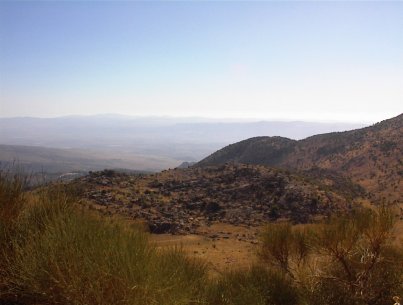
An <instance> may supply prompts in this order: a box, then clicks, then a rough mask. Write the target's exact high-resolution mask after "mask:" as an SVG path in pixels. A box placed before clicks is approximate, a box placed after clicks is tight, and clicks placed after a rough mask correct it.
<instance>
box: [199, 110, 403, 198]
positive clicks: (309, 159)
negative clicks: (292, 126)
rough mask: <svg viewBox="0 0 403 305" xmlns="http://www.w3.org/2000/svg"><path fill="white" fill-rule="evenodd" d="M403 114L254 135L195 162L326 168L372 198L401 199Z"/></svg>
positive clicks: (305, 168) (299, 169) (202, 163)
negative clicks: (329, 128) (336, 127)
mask: <svg viewBox="0 0 403 305" xmlns="http://www.w3.org/2000/svg"><path fill="white" fill-rule="evenodd" d="M402 149H403V114H401V115H399V116H397V117H395V118H392V119H389V120H385V121H382V122H380V123H377V124H375V125H372V126H369V127H366V128H361V129H355V130H351V131H345V132H333V133H327V134H321V135H315V136H311V137H308V138H306V139H303V140H299V141H296V140H291V139H288V138H283V137H255V138H250V139H247V140H244V141H241V142H238V143H235V144H232V145H229V146H226V147H224V148H223V149H220V150H219V151H217V152H215V153H213V154H212V155H210V156H208V157H207V158H205V159H203V160H202V161H200V162H199V163H198V164H197V165H196V166H198V167H202V166H211V165H219V164H224V163H227V162H235V163H245V164H257V165H269V166H274V167H277V168H285V169H289V170H298V171H306V170H311V169H314V168H319V169H325V170H331V171H334V172H336V173H339V174H342V175H344V176H346V177H349V178H351V179H352V181H354V182H356V183H358V184H359V185H361V186H362V187H364V188H365V189H366V190H367V191H368V192H369V196H370V197H371V199H372V200H374V201H378V202H381V201H382V202H388V203H392V202H402V201H403V199H402V192H401V190H402V187H403V186H402V175H403V167H402Z"/></svg>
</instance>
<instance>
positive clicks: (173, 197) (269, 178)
mask: <svg viewBox="0 0 403 305" xmlns="http://www.w3.org/2000/svg"><path fill="white" fill-rule="evenodd" d="M310 175H311V176H312V177H311V178H305V177H304V176H301V175H297V174H291V173H289V172H287V171H283V170H277V169H272V168H268V167H265V166H252V165H241V164H226V165H221V166H211V167H203V168H188V169H174V170H169V171H163V172H161V173H158V174H153V175H137V176H134V175H132V176H128V175H122V174H118V173H115V172H113V171H103V172H94V173H91V174H90V175H89V176H86V177H83V178H80V179H78V180H76V181H75V182H73V184H75V185H79V186H80V187H81V188H82V189H83V190H82V192H83V193H82V197H84V198H86V199H88V200H89V203H87V204H89V205H91V206H93V207H95V208H97V209H98V210H100V211H101V212H102V213H103V214H106V215H113V214H120V215H125V216H129V217H131V218H133V219H144V220H145V221H146V222H147V224H148V226H149V228H150V231H151V232H153V233H175V234H177V233H184V234H186V233H195V232H196V230H197V229H198V228H199V227H200V226H205V225H209V224H211V223H212V222H216V221H219V222H224V223H229V224H233V225H246V226H258V225H262V224H263V223H265V222H267V221H274V220H277V219H279V218H286V219H289V220H291V221H292V222H294V223H306V222H309V221H312V220H313V219H315V218H317V217H323V216H328V215H329V214H330V213H335V212H347V211H348V210H350V209H351V208H352V207H353V204H352V199H353V198H356V197H357V196H360V195H362V192H361V189H360V187H358V186H356V185H354V184H353V183H351V181H349V180H348V179H346V178H343V177H340V176H339V175H337V174H334V173H332V174H330V173H327V180H326V181H319V179H314V178H318V177H317V176H315V175H314V173H310ZM329 183H331V185H329ZM332 187H334V189H336V191H333V189H332Z"/></svg>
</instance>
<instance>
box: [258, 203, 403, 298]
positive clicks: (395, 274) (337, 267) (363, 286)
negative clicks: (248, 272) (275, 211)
mask: <svg viewBox="0 0 403 305" xmlns="http://www.w3.org/2000/svg"><path fill="white" fill-rule="evenodd" d="M394 224H395V219H394V217H393V213H392V212H391V211H390V210H388V209H385V208H379V209H378V210H377V211H372V210H369V209H368V210H364V209H362V210H358V211H356V212H355V213H353V214H352V215H349V216H344V217H333V218H331V219H330V220H329V221H328V222H327V223H324V224H322V225H315V226H308V227H304V228H301V227H292V226H291V225H289V224H271V225H269V226H268V227H267V228H266V230H265V231H264V233H263V236H262V249H261V251H260V257H261V259H262V260H263V261H264V262H265V263H267V264H268V266H270V267H274V268H276V269H277V270H282V272H283V273H284V274H286V275H287V276H289V277H290V278H291V279H292V280H293V281H294V283H295V285H296V286H298V288H299V290H300V292H302V295H303V297H304V299H305V301H306V303H307V304H310V305H316V304H318V305H319V304H339V305H343V304H345V305H361V304H367V305H378V304H379V305H381V304H388V302H390V300H391V299H392V296H393V295H399V294H400V295H401V294H402V292H403V291H402V288H403V286H402V283H403V278H402V274H403V266H402V263H401V262H402V261H403V254H402V251H401V249H399V248H398V247H396V246H394V244H393V228H394Z"/></svg>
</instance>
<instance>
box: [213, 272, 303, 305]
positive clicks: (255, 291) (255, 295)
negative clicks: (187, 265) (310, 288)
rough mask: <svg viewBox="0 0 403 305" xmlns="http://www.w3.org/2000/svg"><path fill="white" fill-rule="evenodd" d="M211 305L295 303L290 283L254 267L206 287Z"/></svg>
mask: <svg viewBox="0 0 403 305" xmlns="http://www.w3.org/2000/svg"><path fill="white" fill-rule="evenodd" d="M207 296H208V304H211V305H230V304H231V305H288V304H290V305H291V304H293V305H294V304H296V303H297V293H296V290H295V288H294V287H293V286H292V284H291V282H290V281H289V280H288V279H287V278H286V277H285V276H283V275H282V274H281V273H279V272H274V271H269V270H268V269H267V268H264V267H262V266H254V267H252V268H251V269H250V270H248V271H242V270H238V271H231V272H227V273H225V274H223V275H222V276H220V277H219V278H218V279H217V280H216V281H215V282H213V283H212V284H211V285H210V287H209V288H208V293H207Z"/></svg>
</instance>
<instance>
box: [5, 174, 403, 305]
mask: <svg viewBox="0 0 403 305" xmlns="http://www.w3.org/2000/svg"><path fill="white" fill-rule="evenodd" d="M105 174H106V175H110V176H113V175H114V174H113V172H107V173H105ZM24 188H25V184H24V181H23V180H22V179H21V177H20V176H19V175H12V176H10V175H9V174H7V173H4V172H0V249H1V251H0V304H2V305H6V304H7V305H34V304H36V305H37V304H44V305H46V304H49V305H56V304H59V305H60V304H61V305H71V304H73V305H84V304H94V305H98V304H99V305H106V304H108V305H109V304H122V305H126V304H127V305H129V304H134V305H136V304H138V305H152V304H164V305H190V304H204V305H230V304H231V305H288V304H289V305H295V304H306V305H322V304H329V305H384V304H392V297H393V296H394V295H399V294H401V293H402V292H403V291H402V283H403V281H402V280H403V279H402V274H403V273H402V271H403V270H402V264H401V262H402V259H403V257H402V252H401V249H398V248H397V247H396V246H393V243H392V238H393V235H392V233H393V227H394V217H393V215H392V214H391V213H390V211H388V210H379V211H377V212H374V211H367V210H361V211H356V212H355V214H354V215H353V217H350V218H346V217H342V218H331V219H330V220H329V221H327V222H324V223H322V224H316V225H310V226H302V227H301V226H298V227H294V226H291V225H288V224H285V223H280V224H272V225H270V226H269V227H267V229H266V230H265V231H264V233H263V235H262V246H261V248H260V251H259V255H260V258H261V262H260V264H259V265H257V266H254V267H252V268H251V269H249V270H234V271H231V272H225V273H223V274H221V275H219V276H216V277H214V278H211V277H209V275H208V273H207V271H208V269H207V267H206V265H205V264H204V263H203V262H201V261H198V260H195V259H190V258H188V257H187V256H186V255H185V254H184V253H183V252H182V251H181V250H180V249H170V250H158V249H157V248H155V246H153V245H151V244H150V243H149V242H148V241H147V235H146V233H144V232H142V230H141V229H140V228H138V227H137V226H132V225H128V224H126V223H124V222H121V221H118V220H114V221H113V220H111V219H107V218H104V217H99V216H97V215H96V214H94V213H93V212H91V211H90V210H88V209H83V207H82V205H78V204H77V201H78V200H79V198H78V197H77V195H79V194H80V193H81V190H77V189H75V188H74V186H73V185H71V184H70V185H60V184H57V185H53V186H51V187H44V188H39V189H37V190H35V191H31V192H25V191H24Z"/></svg>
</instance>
